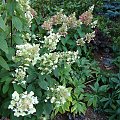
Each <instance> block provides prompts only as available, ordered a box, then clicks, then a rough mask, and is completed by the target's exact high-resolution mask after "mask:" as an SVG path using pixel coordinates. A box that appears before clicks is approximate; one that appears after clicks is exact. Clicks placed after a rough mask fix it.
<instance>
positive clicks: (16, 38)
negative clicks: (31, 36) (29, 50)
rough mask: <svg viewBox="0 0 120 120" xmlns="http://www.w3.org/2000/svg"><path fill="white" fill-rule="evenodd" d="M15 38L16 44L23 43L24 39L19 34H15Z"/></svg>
mask: <svg viewBox="0 0 120 120" xmlns="http://www.w3.org/2000/svg"><path fill="white" fill-rule="evenodd" d="M13 40H14V41H15V43H16V44H18V45H21V44H23V39H22V38H21V37H20V36H19V35H15V36H14V38H13Z"/></svg>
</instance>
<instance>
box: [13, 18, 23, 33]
mask: <svg viewBox="0 0 120 120" xmlns="http://www.w3.org/2000/svg"><path fill="white" fill-rule="evenodd" d="M12 24H13V26H14V27H15V28H16V29H17V30H19V31H20V32H21V31H22V22H21V20H20V19H19V18H18V17H15V16H14V17H13V18H12Z"/></svg>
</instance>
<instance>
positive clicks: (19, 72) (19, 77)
mask: <svg viewBox="0 0 120 120" xmlns="http://www.w3.org/2000/svg"><path fill="white" fill-rule="evenodd" d="M26 70H27V67H23V66H19V68H17V69H16V70H15V74H13V77H14V78H15V79H14V81H13V82H12V83H17V84H25V83H26V81H25V80H24V79H25V77H26Z"/></svg>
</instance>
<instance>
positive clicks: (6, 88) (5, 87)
mask: <svg viewBox="0 0 120 120" xmlns="http://www.w3.org/2000/svg"><path fill="white" fill-rule="evenodd" d="M8 90H9V84H8V83H6V84H4V86H3V88H2V91H3V93H4V94H5V93H6V92H7V91H8Z"/></svg>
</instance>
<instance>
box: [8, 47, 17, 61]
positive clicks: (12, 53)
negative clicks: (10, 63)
mask: <svg viewBox="0 0 120 120" xmlns="http://www.w3.org/2000/svg"><path fill="white" fill-rule="evenodd" d="M14 55H15V49H14V48H12V47H9V52H8V54H6V57H7V58H8V60H12V56H14Z"/></svg>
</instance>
